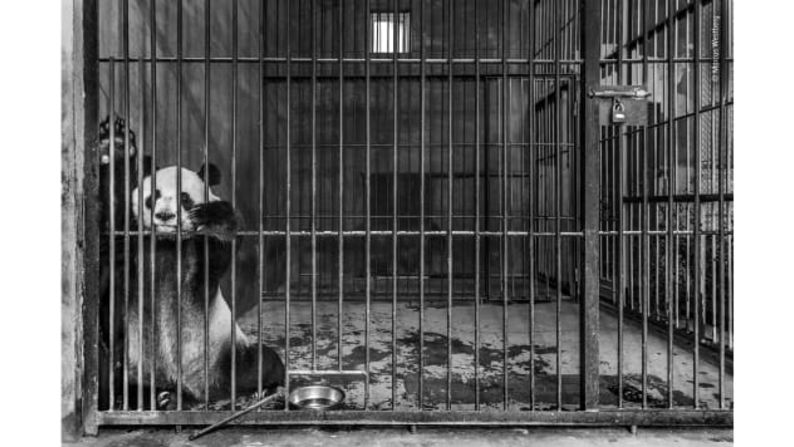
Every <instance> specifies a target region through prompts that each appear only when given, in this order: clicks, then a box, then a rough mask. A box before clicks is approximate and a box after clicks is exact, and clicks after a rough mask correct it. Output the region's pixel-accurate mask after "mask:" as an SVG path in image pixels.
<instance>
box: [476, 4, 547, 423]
mask: <svg viewBox="0 0 794 447" xmlns="http://www.w3.org/2000/svg"><path fill="white" fill-rule="evenodd" d="M535 13H536V11H535V0H529V26H528V27H527V30H528V32H529V40H528V42H529V44H528V47H529V52H528V53H527V64H528V72H527V81H528V84H529V87H528V90H529V101H528V107H527V110H528V113H529V146H528V153H529V157H530V160H529V164H528V166H529V187H528V191H527V192H528V196H529V200H528V201H527V210H528V213H527V214H528V217H527V219H528V223H529V225H528V228H527V231H528V236H527V239H528V240H527V242H528V244H527V251H528V253H529V256H528V263H527V272H528V273H527V275H528V277H529V408H530V410H531V411H534V410H535V235H534V232H535V216H534V212H535V188H534V186H535V184H534V182H535V177H534V176H533V171H532V168H533V166H535V163H534V159H535V158H536V152H535V151H534V149H535V147H534V144H533V143H534V142H535V141H537V135H535V119H536V116H535V101H536V98H535ZM478 85H479V84H478ZM478 130H479V127H478Z"/></svg>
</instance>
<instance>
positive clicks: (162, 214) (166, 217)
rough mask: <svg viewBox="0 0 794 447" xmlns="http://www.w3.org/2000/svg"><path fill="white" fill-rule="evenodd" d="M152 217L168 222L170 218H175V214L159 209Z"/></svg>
mask: <svg viewBox="0 0 794 447" xmlns="http://www.w3.org/2000/svg"><path fill="white" fill-rule="evenodd" d="M154 217H156V218H157V219H158V220H160V221H162V222H168V221H170V220H171V219H173V218H175V217H176V214H174V213H172V212H170V211H160V212H157V213H155V215H154Z"/></svg>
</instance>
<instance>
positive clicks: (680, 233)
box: [598, 230, 733, 236]
mask: <svg viewBox="0 0 794 447" xmlns="http://www.w3.org/2000/svg"><path fill="white" fill-rule="evenodd" d="M623 234H624V235H626V236H639V235H641V234H650V235H656V236H662V235H665V234H669V232H668V231H667V230H647V231H643V230H623ZM672 234H673V235H674V236H689V235H694V234H695V231H694V230H673V232H672ZM699 234H701V235H717V234H719V231H717V230H713V231H706V230H700V232H699ZM725 234H733V231H726V232H725ZM598 235H599V236H617V235H618V231H617V230H603V231H599V232H598Z"/></svg>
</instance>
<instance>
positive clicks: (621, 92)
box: [587, 85, 651, 99]
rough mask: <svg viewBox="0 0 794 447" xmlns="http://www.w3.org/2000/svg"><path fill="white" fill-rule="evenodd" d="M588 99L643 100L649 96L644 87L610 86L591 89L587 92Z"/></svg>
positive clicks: (649, 93)
mask: <svg viewBox="0 0 794 447" xmlns="http://www.w3.org/2000/svg"><path fill="white" fill-rule="evenodd" d="M587 96H588V97H590V98H607V99H613V98H633V99H645V98H647V97H649V96H651V92H649V91H648V90H647V89H646V88H645V86H644V85H611V86H608V87H599V88H598V89H593V88H591V89H590V91H589V92H587Z"/></svg>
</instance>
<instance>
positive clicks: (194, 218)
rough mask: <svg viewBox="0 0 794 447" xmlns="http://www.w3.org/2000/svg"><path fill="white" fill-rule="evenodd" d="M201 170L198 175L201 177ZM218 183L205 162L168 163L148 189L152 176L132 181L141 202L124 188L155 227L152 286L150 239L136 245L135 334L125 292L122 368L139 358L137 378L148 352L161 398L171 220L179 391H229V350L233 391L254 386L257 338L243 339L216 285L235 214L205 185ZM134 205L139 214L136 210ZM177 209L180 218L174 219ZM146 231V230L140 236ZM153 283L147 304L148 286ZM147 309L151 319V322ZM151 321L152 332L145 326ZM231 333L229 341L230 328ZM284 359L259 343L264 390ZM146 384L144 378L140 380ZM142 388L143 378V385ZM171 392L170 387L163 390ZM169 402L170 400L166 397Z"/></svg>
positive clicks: (170, 359)
mask: <svg viewBox="0 0 794 447" xmlns="http://www.w3.org/2000/svg"><path fill="white" fill-rule="evenodd" d="M177 176H180V177H181V197H180V198H181V213H178V212H177V197H178V196H180V191H178V190H177ZM205 176H206V177H205ZM204 178H207V179H208V180H209V181H208V187H211V186H215V185H217V184H218V183H219V181H220V173H219V171H218V169H217V168H215V166H213V165H211V164H210V165H209V167H208V168H207V172H206V173H205V167H204V166H202V167H201V169H200V170H199V171H198V172H194V171H191V170H189V169H187V168H184V167H176V166H169V167H165V168H162V169H158V170H156V172H155V180H154V184H155V189H154V191H152V183H153V182H152V177H151V176H147V177H146V178H144V180H143V183H142V184H141V185H140V186H139V188H141V189H142V192H143V206H140V208H141V209H140V210H139V203H138V196H139V194H138V188H135V190H134V191H133V192H132V211H133V213H134V217H135V219H136V220H137V219H140V221H141V222H142V223H143V227H144V228H145V229H146V230H152V229H154V230H155V231H154V233H155V238H156V239H155V244H156V247H155V264H156V266H155V268H156V271H155V275H154V284H152V275H151V265H150V262H149V259H150V256H151V240H150V239H148V240H146V241H145V243H144V247H145V249H144V253H143V257H142V262H143V264H144V266H145V267H144V278H145V285H144V292H143V296H144V303H143V307H144V321H146V322H147V323H146V324H144V331H143V340H140V339H139V335H138V326H137V325H138V293H137V292H135V293H131V294H130V296H129V298H130V305H129V311H130V314H129V318H128V319H127V321H128V326H127V328H126V334H127V337H128V340H127V342H128V343H129V345H128V366H129V370H130V371H136V368H137V367H138V364H139V363H141V362H142V366H143V370H144V371H146V373H145V376H146V377H148V375H149V371H150V368H151V364H150V362H151V358H152V353H154V359H155V368H156V370H155V379H156V383H157V385H158V390H157V391H158V393H159V394H158V396H159V397H158V400H159V399H163V397H162V390H166V391H173V390H175V388H176V382H177V367H178V366H177V365H178V357H177V302H178V301H177V287H176V285H177V280H178V277H177V226H178V225H181V229H182V231H181V236H182V238H181V262H182V271H181V295H182V296H181V302H182V307H181V311H182V312H181V324H182V340H181V346H182V391H183V398H185V399H187V401H188V403H190V402H191V401H195V402H198V401H203V400H204V399H205V398H206V397H209V400H210V401H217V400H219V399H222V398H225V397H228V396H229V395H230V392H231V383H230V377H231V360H232V350H234V353H235V357H236V371H237V374H236V375H237V377H236V379H237V380H236V394H237V395H238V396H244V395H246V394H251V393H254V392H256V391H257V384H258V380H257V379H258V378H257V371H258V367H257V366H258V356H257V353H258V347H259V346H258V344H257V343H256V340H252V339H251V338H249V337H248V336H247V335H246V334H245V333H244V332H243V331H242V330H241V329H240V327H239V325H238V324H237V322H236V321H235V320H234V318H233V316H232V314H231V310H230V308H229V305H228V304H227V302H226V299H225V298H224V296H223V293H222V291H221V287H220V280H221V278H222V277H223V276H224V275H225V274H226V273H227V271H228V270H229V265H230V263H231V259H232V256H233V255H234V254H233V253H232V251H231V244H230V241H232V240H233V239H235V237H236V232H237V228H238V226H239V223H240V219H239V217H238V213H237V212H236V210H235V209H234V208H233V207H232V206H231V204H230V203H229V202H226V201H223V200H221V199H220V198H219V197H218V196H216V195H215V194H214V193H213V192H212V190H211V189H209V188H208V187H207V188H206V189H207V191H208V195H205V183H204V180H203V179H204ZM139 211H142V214H139ZM180 214H181V221H179V222H178V221H177V219H178V215H180ZM148 237H151V236H147V238H148ZM205 240H206V241H207V244H208V251H209V256H208V257H207V259H208V260H209V265H208V266H207V271H208V272H209V274H208V278H207V285H208V290H209V307H208V311H207V312H208V315H207V318H208V324H209V344H208V351H209V354H208V358H209V371H208V378H209V396H205V395H204V386H205V381H204V315H205V303H204V298H205V281H204V272H205V263H204V260H205V257H204V247H205V245H204V241H205ZM152 287H153V289H154V293H155V297H154V307H155V308H154V309H152V299H151V291H152ZM152 311H154V318H155V320H154V321H152ZM151 324H153V325H154V326H153V327H154V337H152V329H151V326H149V325H151ZM232 330H234V332H235V343H236V344H235V345H234V346H233V345H232V339H231V331H232ZM141 343H143V352H144V358H143V359H140V358H139V347H140V345H141ZM135 375H136V374H134V373H132V374H130V377H129V379H130V383H131V384H135V380H136V377H133V376H135ZM283 379H284V364H283V363H282V361H281V358H280V357H279V356H278V354H276V352H275V351H273V350H272V349H271V348H268V347H266V346H264V345H263V346H262V387H263V390H265V391H266V392H273V391H275V389H276V387H278V386H280V385H282V384H283ZM144 381H145V382H148V379H145V380H144ZM144 386H145V384H144ZM171 396H173V393H171ZM174 400H175V399H169V398H166V399H164V400H163V401H160V402H159V403H158V405H159V406H164V405H167V406H168V408H173V404H174ZM169 401H170V403H169Z"/></svg>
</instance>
